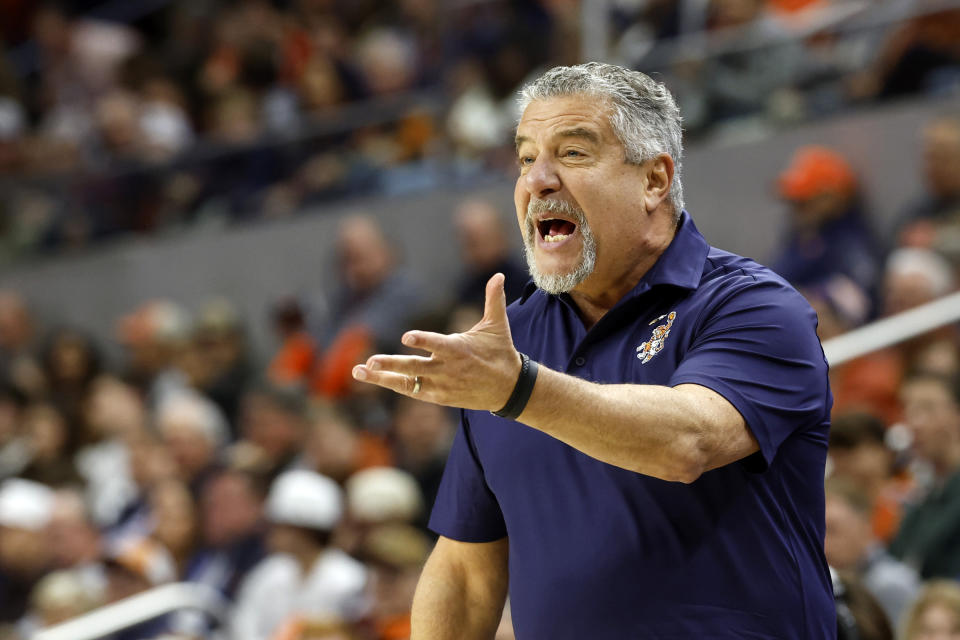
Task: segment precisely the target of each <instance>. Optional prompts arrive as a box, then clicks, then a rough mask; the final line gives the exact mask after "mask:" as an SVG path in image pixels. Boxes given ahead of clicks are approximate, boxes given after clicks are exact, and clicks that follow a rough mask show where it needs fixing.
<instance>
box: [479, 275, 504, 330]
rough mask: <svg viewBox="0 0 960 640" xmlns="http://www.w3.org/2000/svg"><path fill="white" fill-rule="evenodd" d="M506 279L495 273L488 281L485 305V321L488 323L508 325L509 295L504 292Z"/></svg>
mask: <svg viewBox="0 0 960 640" xmlns="http://www.w3.org/2000/svg"><path fill="white" fill-rule="evenodd" d="M504 282H506V277H505V276H504V275H503V274H502V273H495V274H493V276H492V277H491V278H490V279H489V280H487V291H486V295H487V297H486V301H485V302H484V305H483V319H484V320H486V321H487V322H502V323H504V324H506V323H507V294H506V293H504V291H503V283H504Z"/></svg>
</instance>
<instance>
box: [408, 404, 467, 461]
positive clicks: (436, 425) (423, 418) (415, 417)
mask: <svg viewBox="0 0 960 640" xmlns="http://www.w3.org/2000/svg"><path fill="white" fill-rule="evenodd" d="M452 431H453V425H452V424H451V421H450V416H449V414H448V413H447V409H446V408H444V407H442V406H440V405H437V404H431V403H429V402H421V401H419V400H413V399H410V398H401V399H400V400H399V403H398V405H397V411H396V417H395V418H394V434H395V435H396V438H397V441H398V442H399V444H400V448H401V450H402V452H403V455H404V456H405V457H409V458H410V459H412V460H413V461H427V460H432V459H433V458H435V457H436V456H437V455H442V454H443V451H444V448H445V446H446V444H447V443H448V442H449V441H450V436H451V434H452Z"/></svg>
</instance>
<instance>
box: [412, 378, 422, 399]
mask: <svg viewBox="0 0 960 640" xmlns="http://www.w3.org/2000/svg"><path fill="white" fill-rule="evenodd" d="M421 384H423V378H421V377H420V376H414V377H413V395H417V394H418V393H420V385H421Z"/></svg>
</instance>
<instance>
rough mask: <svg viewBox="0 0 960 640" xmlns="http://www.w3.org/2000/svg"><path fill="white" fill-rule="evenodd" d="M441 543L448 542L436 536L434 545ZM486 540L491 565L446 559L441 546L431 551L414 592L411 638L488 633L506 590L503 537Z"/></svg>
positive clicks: (473, 637)
mask: <svg viewBox="0 0 960 640" xmlns="http://www.w3.org/2000/svg"><path fill="white" fill-rule="evenodd" d="M445 542H446V543H448V544H449V541H445V540H444V539H441V540H440V542H438V548H439V547H440V545H442V544H444V543H445ZM454 544H459V545H462V544H468V543H454ZM488 544H490V545H494V547H493V548H494V549H495V551H496V554H495V555H494V556H492V557H491V561H492V562H491V563H490V564H492V565H494V566H484V567H483V568H477V567H469V566H465V565H463V564H460V563H457V562H452V561H451V560H450V558H449V555H447V554H444V553H443V550H442V549H439V551H440V553H438V552H437V550H435V551H434V553H433V554H432V555H431V556H430V559H429V560H428V561H427V563H426V565H425V566H424V568H423V573H422V574H421V576H420V582H419V583H418V584H417V591H416V594H415V595H414V599H413V611H412V614H411V627H412V630H411V635H410V638H411V640H448V639H449V640H481V639H482V640H490V639H491V638H493V636H494V633H495V632H496V629H497V625H498V624H499V623H500V616H501V614H502V612H503V604H504V601H505V599H506V594H507V573H506V540H504V541H502V542H496V543H488ZM501 556H502V560H501ZM484 564H485V565H486V564H487V563H484ZM485 569H486V570H485Z"/></svg>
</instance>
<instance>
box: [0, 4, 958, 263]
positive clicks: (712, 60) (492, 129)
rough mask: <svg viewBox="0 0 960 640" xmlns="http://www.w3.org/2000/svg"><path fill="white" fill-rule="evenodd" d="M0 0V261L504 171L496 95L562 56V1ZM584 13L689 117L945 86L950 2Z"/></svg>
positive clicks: (820, 105) (708, 125) (565, 7)
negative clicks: (599, 17)
mask: <svg viewBox="0 0 960 640" xmlns="http://www.w3.org/2000/svg"><path fill="white" fill-rule="evenodd" d="M868 5H869V8H870V12H869V14H868V13H867V12H866V11H865V9H866V8H867V6H868ZM0 11H2V13H3V20H2V21H0V41H2V43H3V44H4V48H3V51H4V53H3V56H2V57H0V193H2V194H3V197H2V198H0V225H2V228H0V260H2V259H4V258H10V257H16V256H19V255H22V254H24V253H31V252H34V251H37V250H44V249H53V248H61V249H64V248H72V247H78V246H84V245H87V244H88V243H89V242H91V241H92V240H96V239H100V238H106V237H111V236H114V235H117V234H123V233H131V232H149V231H154V230H157V229H165V228H176V227H179V226H183V225H189V224H194V223H197V222H204V221H206V222H208V223H209V224H224V223H227V222H232V221H237V220H247V219H259V218H271V217H278V216H289V215H294V214H296V213H297V212H300V211H302V210H303V209H304V208H307V207H309V206H311V205H314V204H317V203H323V202H328V201H330V200H331V199H339V198H344V197H349V196H351V195H355V194H364V195H369V194H388V195H389V194H395V193H400V192H405V191H410V190H416V189H428V188H432V187H436V186H438V185H446V186H450V185H456V184H457V182H458V180H459V181H465V180H471V181H472V180H475V179H476V178H477V176H483V175H488V174H496V173H497V172H499V171H502V170H505V169H506V170H512V167H513V159H512V153H511V148H510V147H511V138H512V129H513V125H514V123H515V120H516V116H517V114H516V112H515V104H514V93H515V91H516V89H517V87H518V86H519V85H520V84H521V83H522V82H523V81H524V79H526V78H528V77H529V76H530V75H531V74H532V73H534V72H536V71H538V70H542V69H543V68H545V67H547V66H551V65H554V64H569V63H572V62H576V61H578V58H579V55H580V49H581V44H582V43H581V42H580V39H581V13H582V11H583V7H582V6H581V3H580V2H578V1H577V0H536V1H533V2H528V1H522V0H482V1H478V2H463V3H444V2H439V1H438V0H403V1H400V2H386V1H383V0H350V1H342V0H161V1H159V2H134V1H130V2H124V3H102V2H97V1H94V0H72V1H71V0H60V1H59V2H57V1H53V2H29V1H26V0H3V2H2V3H0ZM904 15H906V16H907V18H906V19H901V20H900V21H897V20H895V18H896V17H897V16H901V17H902V16H904ZM867 18H869V20H872V22H869V21H868V20H867ZM605 20H606V21H607V23H608V27H609V29H608V31H609V33H608V36H609V40H610V42H609V49H610V52H611V55H612V56H613V57H614V58H616V59H619V60H620V61H621V62H624V63H627V64H630V65H632V66H635V67H636V68H639V69H642V70H646V71H652V72H656V73H657V74H659V75H660V76H661V77H662V78H663V80H664V81H665V82H666V83H667V84H668V85H669V86H670V87H671V89H672V90H673V91H674V93H675V94H676V95H677V98H678V101H679V103H680V105H681V108H682V110H683V113H684V124H685V130H686V134H687V136H688V138H694V137H696V136H698V135H701V134H703V133H704V132H707V131H710V130H711V129H712V128H713V127H714V125H716V124H717V123H724V124H729V123H739V124H740V125H742V124H743V123H744V122H757V121H759V122H763V123H774V124H777V123H793V122H796V121H797V120H800V119H803V118H807V117H815V116H819V115H823V114H827V113H831V112H833V111H836V110H837V109H841V108H844V107H846V106H849V105H852V104H862V103H865V102H873V101H876V100H880V99H885V98H889V97H896V96H901V95H907V94H914V93H928V94H930V93H945V92H948V91H951V90H955V89H956V88H957V86H958V84H960V82H958V78H960V50H958V47H957V44H956V43H957V42H960V10H958V9H955V8H951V5H950V4H949V2H941V3H939V4H938V3H932V4H931V3H929V2H928V3H926V4H924V3H913V2H907V1H905V0H886V1H885V2H883V3H880V4H879V5H878V4H877V3H858V2H857V1H856V0H648V1H645V2H641V1H631V0H619V1H617V2H612V3H610V11H609V15H607V16H605ZM4 176H6V179H3V177H4Z"/></svg>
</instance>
